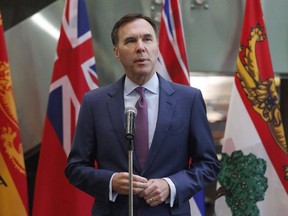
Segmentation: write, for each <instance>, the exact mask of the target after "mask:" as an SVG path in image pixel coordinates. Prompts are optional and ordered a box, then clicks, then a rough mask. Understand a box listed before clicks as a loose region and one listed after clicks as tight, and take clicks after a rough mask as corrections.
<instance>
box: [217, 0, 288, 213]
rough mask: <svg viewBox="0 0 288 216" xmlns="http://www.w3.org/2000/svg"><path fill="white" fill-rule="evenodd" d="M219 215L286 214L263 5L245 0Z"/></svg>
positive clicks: (287, 181) (283, 158)
mask: <svg viewBox="0 0 288 216" xmlns="http://www.w3.org/2000/svg"><path fill="white" fill-rule="evenodd" d="M218 181H219V184H218V189H217V195H218V199H216V203H215V211H216V215H219V216H223V215H225V216H229V215H261V216H265V215H267V216H271V215H275V216H283V215H287V212H288V205H287V203H288V195H287V193H288V149H287V144H286V140H285V134H284V129H283V122H282V119H281V113H280V108H279V99H278V96H277V92H276V85H275V80H274V72H273V68H272V63H271V58H270V54H269V45H268V37H267V31H266V27H265V24H264V19H263V14H262V9H261V3H260V0H247V1H246V8H245V13H244V21H243V27H242V36H241V42H240V48H239V53H238V58H237V67H236V72H235V77H234V85H233V88H232V94H231V100H230V104H229V111H228V117H227V123H226V129H225V133H224V138H223V154H222V158H221V171H220V174H219V177H218Z"/></svg>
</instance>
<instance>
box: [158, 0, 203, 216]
mask: <svg viewBox="0 0 288 216" xmlns="http://www.w3.org/2000/svg"><path fill="white" fill-rule="evenodd" d="M159 50H160V54H159V57H158V68H157V72H158V73H160V74H161V75H162V76H163V77H164V78H165V79H167V80H170V81H172V82H176V83H180V84H184V85H189V83H190V80H189V70H188V61H187V56H186V48H185V40H184V32H183V28H182V17H181V11H180V9H179V1H177V0H164V1H163V7H162V14H161V22H160V29H159ZM190 205H191V213H192V215H196V216H204V215H205V197H204V191H203V190H202V191H200V192H198V193H197V194H196V195H194V197H193V198H192V199H191V200H190Z"/></svg>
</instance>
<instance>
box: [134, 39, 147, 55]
mask: <svg viewBox="0 0 288 216" xmlns="http://www.w3.org/2000/svg"><path fill="white" fill-rule="evenodd" d="M136 49H137V52H139V53H142V52H144V51H145V45H144V43H143V41H142V40H139V41H138V42H137V48H136Z"/></svg>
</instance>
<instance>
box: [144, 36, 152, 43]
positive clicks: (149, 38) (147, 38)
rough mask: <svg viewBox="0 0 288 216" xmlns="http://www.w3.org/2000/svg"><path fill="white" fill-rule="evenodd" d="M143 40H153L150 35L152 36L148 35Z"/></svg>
mask: <svg viewBox="0 0 288 216" xmlns="http://www.w3.org/2000/svg"><path fill="white" fill-rule="evenodd" d="M143 41H146V42H147V41H152V37H150V36H148V37H145V38H144V39H143Z"/></svg>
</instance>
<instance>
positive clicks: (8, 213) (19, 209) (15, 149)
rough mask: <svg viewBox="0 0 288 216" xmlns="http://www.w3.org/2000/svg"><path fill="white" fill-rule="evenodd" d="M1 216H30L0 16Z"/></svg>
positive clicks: (24, 170)
mask: <svg viewBox="0 0 288 216" xmlns="http://www.w3.org/2000/svg"><path fill="white" fill-rule="evenodd" d="M0 215H3V216H4V215H5V216H14V215H17V216H27V215H29V207H28V191H27V178H26V169H25V162H24V155H23V149H22V143H21V138H20V130H19V124H18V117H17V112H16V106H15V102H14V94H13V88H12V81H11V73H10V67H9V63H8V55H7V51H6V44H5V38H4V29H3V22H2V17H1V13H0Z"/></svg>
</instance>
